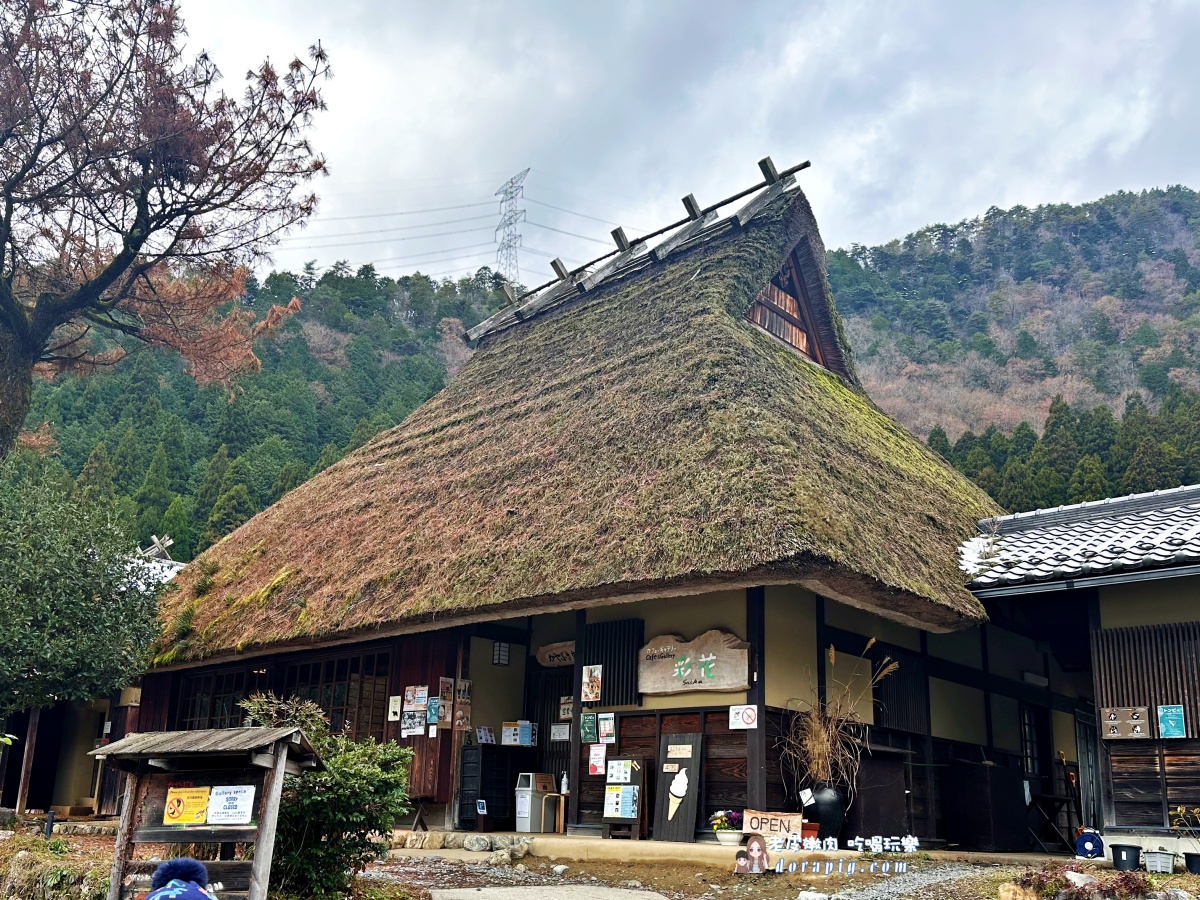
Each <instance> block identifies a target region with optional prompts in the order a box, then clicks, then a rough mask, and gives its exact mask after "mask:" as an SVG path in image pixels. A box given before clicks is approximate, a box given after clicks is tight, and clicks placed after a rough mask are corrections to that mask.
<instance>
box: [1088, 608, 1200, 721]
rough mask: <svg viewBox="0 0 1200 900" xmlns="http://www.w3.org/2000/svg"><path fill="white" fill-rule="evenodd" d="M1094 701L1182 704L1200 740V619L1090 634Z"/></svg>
mask: <svg viewBox="0 0 1200 900" xmlns="http://www.w3.org/2000/svg"><path fill="white" fill-rule="evenodd" d="M1092 660H1093V664H1094V677H1095V680H1096V706H1097V707H1106V706H1147V707H1149V708H1150V718H1151V721H1155V707H1157V706H1159V705H1162V704H1181V705H1182V706H1183V718H1184V724H1185V726H1186V728H1187V737H1189V738H1198V739H1200V622H1180V623H1176V624H1171V625H1138V626H1134V627H1132V628H1107V629H1101V630H1100V631H1096V632H1093V634H1092Z"/></svg>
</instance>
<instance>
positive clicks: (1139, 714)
mask: <svg viewBox="0 0 1200 900" xmlns="http://www.w3.org/2000/svg"><path fill="white" fill-rule="evenodd" d="M1100 734H1101V736H1102V737H1103V738H1104V739H1105V740H1137V739H1140V738H1149V737H1151V734H1150V708H1149V707H1148V706H1106V707H1103V708H1101V710H1100Z"/></svg>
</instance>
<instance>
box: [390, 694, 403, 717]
mask: <svg viewBox="0 0 1200 900" xmlns="http://www.w3.org/2000/svg"><path fill="white" fill-rule="evenodd" d="M403 709H404V698H403V697H400V696H396V697H388V721H389V722H399V721H400V713H401V712H402V711H403Z"/></svg>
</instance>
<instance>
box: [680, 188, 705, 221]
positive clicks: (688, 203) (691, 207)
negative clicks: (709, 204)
mask: <svg viewBox="0 0 1200 900" xmlns="http://www.w3.org/2000/svg"><path fill="white" fill-rule="evenodd" d="M683 208H684V209H686V210H687V214H688V218H689V219H691V220H692V221H693V222H695V221H696V220H697V219H699V218H700V216H701V215H702V212H701V210H700V204H699V203H697V202H696V195H695V194H688V195H687V196H686V197H684V198H683Z"/></svg>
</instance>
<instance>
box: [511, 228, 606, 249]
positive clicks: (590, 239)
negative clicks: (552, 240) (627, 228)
mask: <svg viewBox="0 0 1200 900" xmlns="http://www.w3.org/2000/svg"><path fill="white" fill-rule="evenodd" d="M528 224H530V225H532V226H533V227H534V228H544V229H546V230H547V231H556V232H558V233H559V234H565V235H569V236H570V237H576V238H582V239H583V240H585V241H591V242H592V243H593V244H604V246H606V247H607V246H609V245H610V244H611V243H612V241H602V240H599V239H598V238H594V237H588V236H587V235H586V234H576V233H575V232H574V231H563V230H562V229H561V228H551V227H550V226H549V225H542V224H540V223H538V222H529V223H528Z"/></svg>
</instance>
